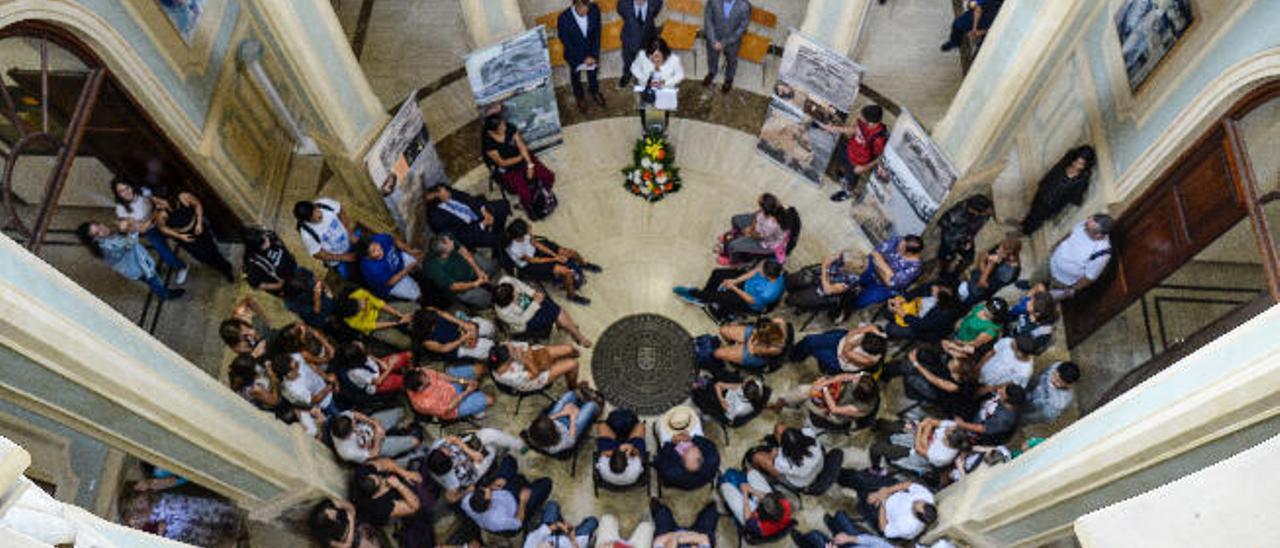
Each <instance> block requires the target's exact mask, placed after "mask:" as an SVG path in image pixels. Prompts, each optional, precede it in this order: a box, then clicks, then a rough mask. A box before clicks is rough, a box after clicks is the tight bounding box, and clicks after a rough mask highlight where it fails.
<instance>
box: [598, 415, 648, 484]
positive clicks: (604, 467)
mask: <svg viewBox="0 0 1280 548" xmlns="http://www.w3.org/2000/svg"><path fill="white" fill-rule="evenodd" d="M596 454H597V455H598V458H597V460H596V462H595V467H596V471H598V472H599V473H600V478H601V479H603V480H604V481H606V482H608V483H609V484H611V485H616V486H619V487H627V486H630V485H632V484H634V483H635V482H636V481H637V480H638V479H640V474H642V473H643V472H644V455H645V435H644V423H642V422H640V419H639V418H637V417H636V414H635V413H634V412H632V411H630V410H627V409H614V410H613V411H612V412H610V413H609V416H608V417H606V418H605V420H604V422H602V423H600V425H599V426H597V427H596Z"/></svg>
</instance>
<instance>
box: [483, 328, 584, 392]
mask: <svg viewBox="0 0 1280 548" xmlns="http://www.w3.org/2000/svg"><path fill="white" fill-rule="evenodd" d="M577 357H578V350H577V349H576V348H574V347H573V345H568V344H552V345H541V344H529V343H525V342H519V341H512V342H506V343H501V344H499V345H497V346H494V347H493V350H490V351H489V367H490V368H491V369H492V370H493V380H494V382H496V383H498V384H501V385H503V386H508V387H510V388H511V389H513V390H515V391H517V392H534V391H537V390H542V389H543V388H546V387H548V386H551V384H552V383H554V382H556V379H559V378H561V377H564V381H565V384H566V385H567V386H568V387H569V388H573V387H575V386H578V360H577Z"/></svg>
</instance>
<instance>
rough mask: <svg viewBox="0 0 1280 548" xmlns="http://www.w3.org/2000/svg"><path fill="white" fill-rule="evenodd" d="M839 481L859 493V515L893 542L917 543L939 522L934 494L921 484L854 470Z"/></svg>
mask: <svg viewBox="0 0 1280 548" xmlns="http://www.w3.org/2000/svg"><path fill="white" fill-rule="evenodd" d="M837 481H838V482H839V483H840V485H841V486H842V487H846V488H849V489H853V490H854V491H857V492H858V511H859V512H860V513H862V516H863V518H865V519H866V520H867V522H868V523H871V524H872V525H873V526H874V527H875V528H876V529H877V530H878V531H879V532H880V534H881V535H883V536H884V537H885V538H887V539H889V540H890V541H903V540H915V539H917V538H919V537H920V535H922V534H924V532H925V530H926V529H928V528H929V526H930V525H932V524H933V522H935V521H937V519H938V508H937V507H936V506H935V505H934V499H933V493H932V492H930V491H929V488H927V487H925V486H923V485H920V484H918V483H912V482H909V481H904V482H901V483H899V482H898V481H897V480H896V479H894V478H893V476H888V475H882V474H877V473H875V472H873V471H868V470H854V469H845V470H842V471H841V472H840V478H839V479H838V480H837Z"/></svg>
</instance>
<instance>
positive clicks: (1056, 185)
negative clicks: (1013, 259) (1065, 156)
mask: <svg viewBox="0 0 1280 548" xmlns="http://www.w3.org/2000/svg"><path fill="white" fill-rule="evenodd" d="M1087 190H1089V172H1088V171H1087V170H1086V171H1081V172H1080V173H1079V174H1077V175H1076V176H1075V177H1068V176H1067V170H1066V168H1065V167H1055V168H1054V169H1053V170H1052V171H1050V172H1049V174H1048V175H1045V177H1044V179H1041V180H1040V186H1039V187H1038V188H1037V189H1036V197H1035V198H1034V199H1032V201H1031V211H1028V212H1027V216H1026V217H1024V218H1023V219H1022V233H1023V234H1026V235H1031V234H1033V233H1034V232H1035V231H1037V230H1040V227H1041V226H1042V225H1044V222H1045V221H1047V220H1049V219H1052V218H1053V217H1054V216H1055V215H1057V214H1058V213H1059V212H1061V211H1062V210H1063V209H1064V208H1066V207H1067V205H1068V204H1075V205H1077V206H1079V205H1080V204H1082V203H1084V193H1085V191H1087Z"/></svg>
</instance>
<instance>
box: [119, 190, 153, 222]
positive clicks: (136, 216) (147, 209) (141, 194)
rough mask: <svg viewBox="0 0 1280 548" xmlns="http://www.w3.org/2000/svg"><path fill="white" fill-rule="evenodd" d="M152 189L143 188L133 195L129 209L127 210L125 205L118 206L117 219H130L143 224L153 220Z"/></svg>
mask: <svg viewBox="0 0 1280 548" xmlns="http://www.w3.org/2000/svg"><path fill="white" fill-rule="evenodd" d="M150 198H151V189H149V188H147V187H142V188H141V190H139V191H138V192H135V193H134V194H133V201H132V202H129V207H128V208H125V206H124V204H116V218H117V219H128V220H130V221H137V222H139V223H140V222H143V221H146V220H147V219H150V218H151V199H150Z"/></svg>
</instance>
